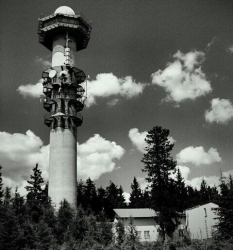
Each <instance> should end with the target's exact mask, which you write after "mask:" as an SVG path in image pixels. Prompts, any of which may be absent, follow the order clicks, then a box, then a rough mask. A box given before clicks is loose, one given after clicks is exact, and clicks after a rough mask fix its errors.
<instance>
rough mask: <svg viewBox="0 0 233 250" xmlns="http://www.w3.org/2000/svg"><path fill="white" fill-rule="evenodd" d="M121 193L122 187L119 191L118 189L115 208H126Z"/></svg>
mask: <svg viewBox="0 0 233 250" xmlns="http://www.w3.org/2000/svg"><path fill="white" fill-rule="evenodd" d="M123 193H124V191H123V188H122V186H120V187H119V189H118V196H117V206H116V208H125V207H127V205H126V201H125V197H124V195H123Z"/></svg>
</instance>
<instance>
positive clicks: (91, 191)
mask: <svg viewBox="0 0 233 250" xmlns="http://www.w3.org/2000/svg"><path fill="white" fill-rule="evenodd" d="M97 203H98V200H97V192H96V188H95V184H94V182H93V181H92V180H91V178H88V179H87V180H86V186H85V188H84V194H83V208H84V210H85V211H87V210H89V213H90V212H94V213H97V210H98V208H97V206H96V204H97Z"/></svg>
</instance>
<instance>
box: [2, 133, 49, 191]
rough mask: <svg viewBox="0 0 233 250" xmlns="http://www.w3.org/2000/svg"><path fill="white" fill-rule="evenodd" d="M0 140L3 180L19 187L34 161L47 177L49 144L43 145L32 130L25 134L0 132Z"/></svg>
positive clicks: (27, 175) (28, 173)
mask: <svg viewBox="0 0 233 250" xmlns="http://www.w3.org/2000/svg"><path fill="white" fill-rule="evenodd" d="M0 141H1V147H0V162H1V165H2V166H3V170H2V171H3V176H4V178H5V179H4V181H6V182H7V183H8V184H11V186H13V187H16V186H18V187H19V188H21V187H22V186H23V181H24V180H26V179H28V178H29V176H30V174H31V171H32V168H34V167H35V166H36V163H38V164H39V168H40V169H41V170H42V172H43V177H44V178H45V179H47V178H48V157H49V146H44V145H43V142H42V141H41V139H40V138H39V137H38V136H36V135H35V134H34V133H33V132H32V131H30V130H28V131H27V132H26V134H20V133H14V134H10V133H7V132H0ZM8 184H6V185H8Z"/></svg>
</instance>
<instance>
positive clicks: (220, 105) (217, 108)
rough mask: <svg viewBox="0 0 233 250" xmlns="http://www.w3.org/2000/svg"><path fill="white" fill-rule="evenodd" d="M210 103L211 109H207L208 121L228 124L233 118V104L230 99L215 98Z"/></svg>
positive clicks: (206, 117) (206, 116) (206, 118)
mask: <svg viewBox="0 0 233 250" xmlns="http://www.w3.org/2000/svg"><path fill="white" fill-rule="evenodd" d="M210 103H211V107H210V109H209V110H206V111H205V120H206V121H207V122H209V123H213V122H216V123H219V124H220V123H221V124H227V123H228V122H229V121H230V120H231V119H232V118H233V105H232V104H231V102H230V101H229V100H227V99H219V98H214V99H212V100H211V102H210Z"/></svg>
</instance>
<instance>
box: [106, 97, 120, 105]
mask: <svg viewBox="0 0 233 250" xmlns="http://www.w3.org/2000/svg"><path fill="white" fill-rule="evenodd" d="M118 102H119V99H118V98H115V99H113V100H111V101H110V102H108V106H110V107H112V106H115V105H116V104H117V103H118Z"/></svg>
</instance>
